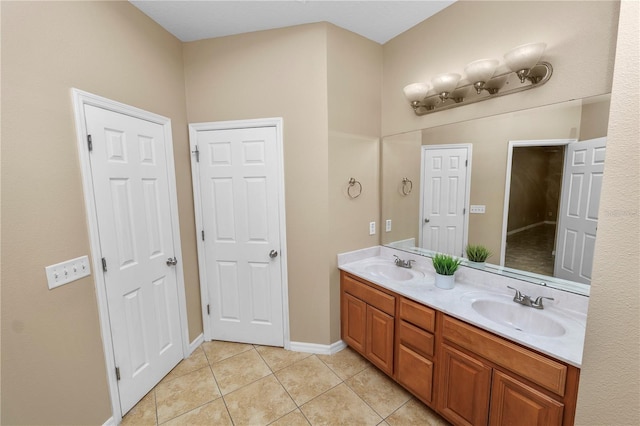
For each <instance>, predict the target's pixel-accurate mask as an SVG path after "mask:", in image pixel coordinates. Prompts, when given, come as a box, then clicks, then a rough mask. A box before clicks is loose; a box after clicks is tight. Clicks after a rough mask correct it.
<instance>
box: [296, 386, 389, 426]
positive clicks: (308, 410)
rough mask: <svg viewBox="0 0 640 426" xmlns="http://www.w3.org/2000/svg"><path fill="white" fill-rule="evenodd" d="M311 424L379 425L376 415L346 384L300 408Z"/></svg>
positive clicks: (379, 419) (380, 418)
mask: <svg viewBox="0 0 640 426" xmlns="http://www.w3.org/2000/svg"><path fill="white" fill-rule="evenodd" d="M300 409H301V410H302V412H303V413H304V415H305V416H306V417H307V419H309V421H310V423H311V424H312V425H314V426H316V425H331V426H333V425H377V424H378V423H380V422H381V421H382V417H380V416H379V415H377V414H376V412H375V411H373V410H372V409H371V407H369V406H368V405H367V404H366V403H365V402H364V401H363V400H362V399H360V397H358V395H356V394H355V393H354V392H353V391H352V390H351V389H349V387H348V386H347V385H345V384H344V383H342V384H340V385H339V386H336V387H335V388H333V389H331V390H329V391H327V392H325V393H323V394H322V395H320V396H319V397H317V398H315V399H313V400H311V401H309V402H308V403H306V404H304V405H303V406H302V407H300Z"/></svg>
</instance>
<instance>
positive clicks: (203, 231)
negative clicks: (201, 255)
mask: <svg viewBox="0 0 640 426" xmlns="http://www.w3.org/2000/svg"><path fill="white" fill-rule="evenodd" d="M202 241H204V229H203V230H202Z"/></svg>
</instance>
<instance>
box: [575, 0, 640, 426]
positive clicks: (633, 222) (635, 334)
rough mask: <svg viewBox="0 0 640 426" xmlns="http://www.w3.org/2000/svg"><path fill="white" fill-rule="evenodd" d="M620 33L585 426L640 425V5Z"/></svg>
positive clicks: (628, 11) (629, 11) (582, 401)
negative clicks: (639, 66) (639, 141)
mask: <svg viewBox="0 0 640 426" xmlns="http://www.w3.org/2000/svg"><path fill="white" fill-rule="evenodd" d="M619 28H620V31H619V38H618V47H617V52H616V69H615V73H614V76H613V88H612V92H611V114H610V122H609V131H608V135H607V158H606V163H605V169H604V181H603V187H602V198H601V201H600V212H599V221H598V239H597V241H596V253H595V260H594V271H593V281H592V284H591V297H590V301H589V317H588V321H587V334H586V342H585V348H584V357H583V363H582V373H581V376H580V390H579V393H578V410H577V415H576V424H578V425H604V424H607V425H637V424H640V310H639V309H638V302H639V301H640V290H639V289H640V271H639V264H640V261H639V257H640V247H639V246H640V211H639V207H640V146H639V145H638V129H640V80H639V79H638V77H637V72H638V63H640V46H639V44H640V31H639V28H640V3H638V2H636V1H625V2H623V3H622V7H621V10H620V27H619Z"/></svg>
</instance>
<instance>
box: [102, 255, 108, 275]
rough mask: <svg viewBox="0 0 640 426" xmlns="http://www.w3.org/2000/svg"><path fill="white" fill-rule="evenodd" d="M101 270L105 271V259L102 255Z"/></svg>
mask: <svg viewBox="0 0 640 426" xmlns="http://www.w3.org/2000/svg"><path fill="white" fill-rule="evenodd" d="M102 270H103V271H104V272H107V259H105V258H104V257H103V258H102Z"/></svg>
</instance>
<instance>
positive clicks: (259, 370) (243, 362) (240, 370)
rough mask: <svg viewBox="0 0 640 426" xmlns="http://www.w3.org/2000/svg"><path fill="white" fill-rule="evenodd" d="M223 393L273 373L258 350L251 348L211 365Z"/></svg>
mask: <svg viewBox="0 0 640 426" xmlns="http://www.w3.org/2000/svg"><path fill="white" fill-rule="evenodd" d="M211 369H212V370H213V374H214V375H215V377H216V380H217V382H218V386H220V391H221V392H222V394H223V395H226V394H228V393H229V392H233V391H234V390H236V389H239V388H241V387H242V386H245V385H248V384H249V383H253V382H255V381H256V380H258V379H261V378H263V377H266V376H268V375H269V374H271V370H270V369H269V366H268V365H267V364H266V363H265V362H264V361H263V360H262V358H261V357H260V355H258V352H256V351H255V350H253V349H252V350H250V351H246V352H242V353H241V354H238V355H235V356H232V357H231V358H227V359H225V360H223V361H220V362H217V363H215V364H213V365H212V366H211Z"/></svg>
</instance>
